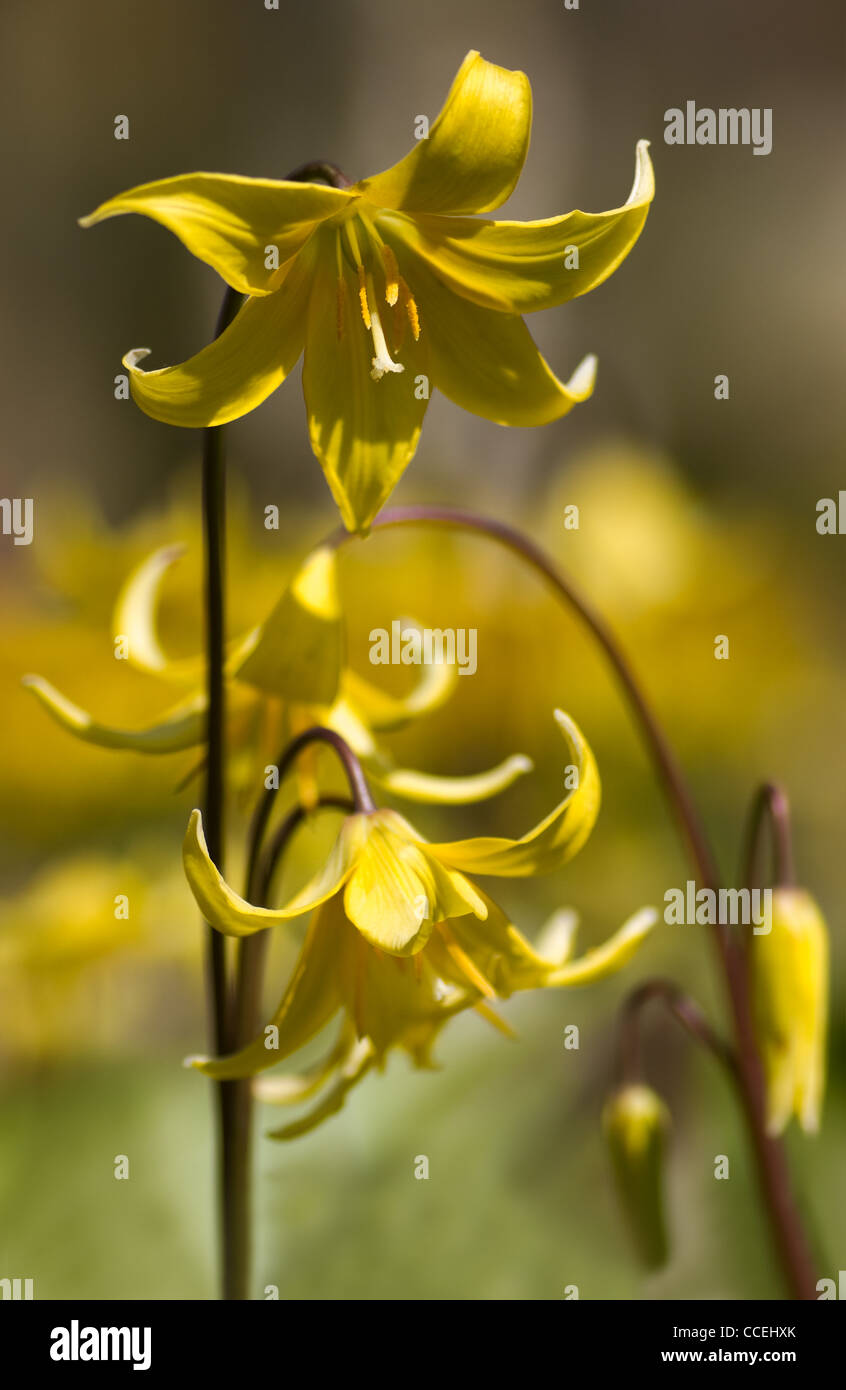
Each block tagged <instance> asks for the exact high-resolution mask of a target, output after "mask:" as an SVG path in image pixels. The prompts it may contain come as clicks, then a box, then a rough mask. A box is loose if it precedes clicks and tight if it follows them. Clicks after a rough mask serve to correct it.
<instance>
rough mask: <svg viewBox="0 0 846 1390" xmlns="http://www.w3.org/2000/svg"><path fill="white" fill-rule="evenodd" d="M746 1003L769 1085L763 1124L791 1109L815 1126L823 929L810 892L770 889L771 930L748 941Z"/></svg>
mask: <svg viewBox="0 0 846 1390" xmlns="http://www.w3.org/2000/svg"><path fill="white" fill-rule="evenodd" d="M750 953H751V954H750V966H751V987H752V1005H753V1010H754V1017H755V1028H756V1033H757V1037H758V1045H759V1047H760V1049H761V1056H762V1059H763V1063H764V1072H765V1076H766V1085H767V1127H768V1129H769V1132H770V1133H771V1134H781V1133H782V1131H783V1130H784V1129H785V1128H786V1126H787V1124H788V1122H789V1121H790V1117H791V1115H795V1116H796V1118H797V1119H798V1121H799V1124H800V1125H801V1127H802V1129H804V1130H805V1131H806V1133H815V1132H816V1131H817V1129H819V1122H820V1111H821V1110H822V1101H823V1092H824V1090H825V1044H826V1029H827V1020H828V931H827V929H826V925H825V921H824V919H823V916H822V913H821V912H820V910H819V907H818V906H817V904H816V902H815V901H814V899H813V898H812V897H811V895H810V893H806V892H805V891H804V890H803V889H799V888H784V887H781V888H774V889H773V897H772V929H771V930H770V931H769V932H767V933H763V932H762V933H760V934H759V935H756V936H753V938H752V944H751V947H750Z"/></svg>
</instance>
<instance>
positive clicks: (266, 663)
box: [232, 546, 343, 705]
mask: <svg viewBox="0 0 846 1390" xmlns="http://www.w3.org/2000/svg"><path fill="white" fill-rule="evenodd" d="M336 569H337V563H336V559H335V552H334V550H332V549H331V548H330V547H329V546H321V547H319V549H317V550H314V551H312V553H311V555H309V556H308V558H307V559H306V560H305V562H304V563H303V565H302V566H301V567H300V569H299V570H298V571H297V573H296V574H295V575H294V578H293V579H292V581H291V583H290V584H289V585H288V587H287V588H286V590H285V592H284V593H283V595H282V597H281V599H280V600H279V602H278V603H277V605H276V607H275V608H274V609H273V611H272V613H271V614H270V616H269V617H268V618H267V620H266V621H265V622H264V623H263V624H262V626H261V628H260V629H259V632H258V635H257V638H256V642H255V645H254V646H253V647H252V649H251V650H250V651H249V652H248V653H247V655H246V657H245V659H244V660H242V661H241V663H240V665H239V666H237V667H236V668H235V669H234V670H233V671H232V674H233V676H236V677H237V678H238V680H241V681H245V682H246V683H247V684H248V685H253V686H255V687H256V688H257V689H259V690H262V691H264V693H265V694H268V695H274V696H277V697H279V698H281V699H285V700H292V701H296V702H297V703H298V704H317V705H323V704H330V703H331V702H332V701H333V700H334V698H335V695H336V692H337V689H338V683H339V680H340V675H341V658H342V646H343V636H342V631H341V610H340V605H339V602H338V589H337V576H336Z"/></svg>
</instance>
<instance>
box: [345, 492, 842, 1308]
mask: <svg viewBox="0 0 846 1390" xmlns="http://www.w3.org/2000/svg"><path fill="white" fill-rule="evenodd" d="M421 523H422V524H426V525H433V524H434V525H440V526H446V527H452V528H454V529H458V530H463V531H468V532H471V533H474V534H477V535H484V536H487V537H489V538H490V539H492V540H495V541H497V542H499V544H500V545H503V546H505V548H506V549H508V550H511V551H513V552H514V553H515V554H516V555H519V556H520V557H521V558H522V559H523V560H526V561H528V563H529V564H530V565H531V566H532V567H533V568H534V569H535V570H536V571H537V572H538V573H539V574H540V575H541V576H542V577H543V578H544V579H545V580H546V582H547V583H548V584H549V585H550V586H551V588H552V589H553V590H554V591H555V592H556V593H557V594H558V595H559V597H560V598H563V599H564V601H565V602H566V603H567V604H568V605H569V607H570V608H572V609H573V610H574V612H575V613H576V614H577V615H578V616H579V617H580V618H581V619H582V621H583V622H584V623H585V625H586V626H587V628H588V629H589V631H590V632H591V633H592V634H593V636H594V638H595V639H596V641H597V642H598V643H599V645H600V647H601V648H602V650H603V651H604V653H605V655H606V657H607V658H608V660H609V662H610V664H611V666H612V668H613V670H614V672H615V674H616V676H617V678H618V680H619V682H620V684H621V686H622V688H623V690H624V692H625V694H626V696H627V699H628V701H629V704H630V705H631V707H632V709H633V710H634V713H635V716H636V719H637V721H638V724H639V726H640V730H641V733H642V734H643V737H644V739H645V742H646V744H647V746H648V748H649V749H650V751H651V753H652V756H653V758H654V760H655V763H656V766H657V768H658V772H659V775H660V778H661V782H662V785H663V787H664V791H665V793H666V796H667V799H668V802H669V804H670V808H671V811H672V813H673V815H674V817H675V819H676V821H677V823H678V826H679V829H680V831H681V834H682V837H683V839H684V842H685V844H686V845H687V848H688V850H689V852H690V855H691V858H692V860H693V863H694V865H695V866H696V870H697V874H698V876H699V878H700V880H701V884H702V886H703V887H706V888H711V889H713V890H714V891H717V890H718V888H719V883H720V876H719V873H718V870H717V865H716V860H715V858H714V855H713V853H712V850H711V846H710V844H709V841H708V836H707V834H706V832H705V828H704V826H703V823H702V821H701V819H700V816H699V812H698V810H697V808H696V804H695V802H694V800H693V797H692V796H691V794H690V791H689V790H688V787H687V783H686V780H685V777H684V773H683V772H682V769H681V767H680V765H679V763H678V762H677V761H676V758H675V755H674V753H673V751H672V749H671V748H670V745H669V743H668V742H667V739H666V737H665V736H664V733H663V730H662V729H661V726H660V725H659V723H658V721H657V719H656V717H655V715H654V714H653V712H652V710H651V708H650V706H649V704H648V702H647V700H646V698H645V696H644V694H643V692H642V691H641V688H640V685H639V683H638V681H637V678H636V677H635V675H634V671H633V670H632V667H631V666H630V665H629V662H628V660H627V659H626V657H625V656H624V654H623V652H622V650H621V648H620V645H619V643H618V642H617V639H616V637H615V636H614V634H613V633H612V631H611V629H610V628H609V627H608V625H607V624H606V623H605V621H604V620H603V619H602V618H601V617H600V615H599V614H598V613H596V612H595V611H594V609H593V608H592V606H591V605H590V604H589V603H588V602H587V601H586V600H585V599H584V598H583V597H582V596H581V594H579V593H578V592H577V590H576V589H575V588H574V587H573V585H572V583H571V582H570V580H569V579H567V578H565V576H564V575H563V574H562V573H561V571H560V570H559V569H558V567H557V566H556V565H555V564H554V563H553V561H552V560H551V559H550V558H549V557H548V556H547V555H546V554H545V553H544V552H543V551H542V550H541V549H540V548H539V547H538V546H536V545H535V544H534V542H533V541H531V540H530V539H529V538H528V537H526V536H524V535H522V533H521V532H519V531H517V530H516V529H515V528H514V527H512V526H508V525H506V524H505V523H504V522H501V521H495V520H491V519H490V518H488V517H482V516H477V515H476V514H475V513H471V512H464V511H461V510H459V509H456V508H452V507H427V506H420V507H393V508H389V509H388V510H386V511H383V512H381V513H380V515H379V516H378V517H377V518H376V520H375V521H374V523H373V528H372V529H373V530H374V531H375V530H378V529H382V528H385V527H388V526H404V525H419V524H421ZM332 539H333V543H334V544H335V545H341V544H343V543H345V542H346V541H347V540H348V539H351V538H350V537H349V536H348V535H347V533H346V532H342V531H338V532H336V533H335V535H334V536H333V538H332ZM713 937H714V942H715V946H716V950H717V953H718V958H719V961H720V965H721V968H722V971H723V976H724V979H725V983H726V990H727V994H728V999H729V1005H730V1008H731V1015H732V1023H733V1028H734V1034H735V1040H736V1056H737V1071H736V1080H737V1091H738V1096H739V1099H740V1102H741V1106H742V1109H743V1113H744V1116H745V1119H746V1124H747V1129H748V1132H749V1136H750V1141H751V1144H752V1150H753V1153H754V1155H755V1161H756V1166H757V1170H758V1180H759V1184H760V1189H761V1195H762V1198H763V1202H764V1207H765V1210H766V1213H767V1216H768V1219H769V1224H770V1229H771V1231H772V1235H773V1241H774V1244H775V1247H776V1250H777V1252H778V1255H779V1259H780V1262H781V1265H782V1269H783V1272H784V1275H785V1280H786V1282H787V1285H788V1288H789V1289H790V1292H791V1295H792V1297H794V1298H797V1299H816V1297H817V1290H816V1275H815V1266H814V1258H813V1255H812V1253H811V1249H810V1246H809V1244H808V1240H807V1237H806V1235H805V1231H804V1227H803V1224H802V1219H801V1217H800V1214H799V1211H798V1209H797V1207H796V1203H795V1200H794V1197H793V1192H792V1186H791V1182H790V1173H789V1169H788V1166H787V1158H786V1155H785V1151H784V1146H783V1144H782V1143H781V1142H780V1140H778V1139H776V1138H774V1137H773V1136H771V1135H769V1134H768V1133H767V1129H766V1107H765V1093H764V1076H763V1069H762V1067H761V1061H760V1056H759V1053H758V1045H757V1040H756V1037H755V1030H754V1025H753V1021H752V1013H751V1009H750V1002H749V988H748V979H747V965H746V959H745V955H744V952H743V951H742V950H741V949H740V946H739V943H738V942H737V940H736V939H735V938H734V937H733V936H731V935H730V934H729V932H728V929H727V927H726V924H725V923H723V922H720V923H719V924H718V925H717V926H715V927H714V928H713Z"/></svg>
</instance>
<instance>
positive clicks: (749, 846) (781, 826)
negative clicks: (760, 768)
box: [740, 782, 796, 888]
mask: <svg viewBox="0 0 846 1390" xmlns="http://www.w3.org/2000/svg"><path fill="white" fill-rule="evenodd" d="M767 825H769V829H770V833H771V836H772V848H773V873H772V878H773V882H774V883H775V884H777V885H778V887H779V888H792V887H793V886H794V885H795V883H796V873H795V870H794V867H793V838H792V836H791V833H790V803H789V801H788V799H787V792H786V791H785V790H784V788H783V787H780V786H778V785H777V783H775V782H765V783H764V785H763V786H762V787H759V788H758V791H757V792H756V794H755V799H754V801H753V802H752V807H751V810H750V812H749V820H748V823H747V827H746V842H745V845H744V853H743V860H742V864H741V870H740V881H741V883H742V884H743V885H744V886H745V887H746V888H757V887H758V886H759V879H760V861H761V851H762V849H763V840H764V832H765V830H766V828H767Z"/></svg>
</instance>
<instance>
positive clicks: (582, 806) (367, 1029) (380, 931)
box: [183, 713, 656, 1138]
mask: <svg viewBox="0 0 846 1390" xmlns="http://www.w3.org/2000/svg"><path fill="white" fill-rule="evenodd" d="M557 717H558V721H559V724H560V727H561V730H562V732H563V734H564V736H565V738H566V740H567V743H568V745H569V752H570V755H571V757H572V758H573V760H574V765H575V766H577V767H578V769H579V785H578V789H574V790H573V791H572V792H571V793H570V794H568V796H567V797H566V798H565V800H564V801H563V802H561V804H560V805H559V806H557V807H556V808H555V810H554V811H552V812H551V813H550V815H548V816H547V817H546V818H545V819H544V820H543V821H542V822H541V823H540V824H539V825H538V826H536V827H535V828H534V829H533V830H532V831H530V832H529V833H528V834H527V835H524V836H523V837H522V838H521V839H519V840H508V839H501V838H493V837H485V838H477V839H469V840H460V841H456V842H451V843H445V844H430V843H429V842H427V841H426V840H424V839H423V837H422V836H421V835H420V834H419V833H418V832H417V831H416V830H415V829H414V827H413V826H411V825H410V824H409V823H408V821H406V820H404V819H403V817H401V816H399V815H397V813H396V812H394V811H386V810H377V811H374V812H369V813H358V814H356V815H352V816H349V817H348V818H347V819H346V820H345V821H344V824H343V826H342V829H341V832H340V834H339V836H338V839H337V841H336V844H335V847H334V850H333V852H332V854H331V855H330V857H329V859H328V861H327V863H326V865H325V866H324V868H323V870H322V871H321V872H320V873H319V874H318V875H317V876H316V878H314V879H313V880H312V881H311V883H309V884H308V885H307V887H305V888H304V889H302V890H301V891H300V892H299V893H297V895H296V896H295V897H294V899H293V900H292V901H290V902H289V903H288V904H286V906H285V907H282V908H261V907H255V906H253V905H252V904H251V903H248V902H246V901H245V900H244V899H243V898H241V897H239V896H238V895H237V894H236V893H235V892H233V890H232V889H231V888H230V887H229V885H228V884H227V883H226V882H225V881H224V879H223V878H222V877H221V875H220V874H219V873H218V871H217V869H216V868H215V866H214V864H212V862H211V860H210V859H209V856H208V852H207V850H206V845H205V840H204V837H203V830H202V823H201V819H200V813H199V811H195V812H194V813H193V814H192V817H191V821H190V823H189V826H188V831H187V833H186V837H185V845H184V853H183V857H184V863H185V871H186V876H187V878H188V882H189V885H190V887H191V890H192V892H193V894H194V897H195V899H196V901H197V903H198V905H199V907H200V910H201V911H202V913H203V915H204V917H205V918H206V920H207V921H209V922H210V923H211V924H212V925H213V926H215V927H216V928H217V929H218V930H219V931H222V932H224V933H226V934H227V935H232V936H246V935H250V934H252V933H253V932H256V931H260V930H262V929H263V928H265V927H268V926H272V925H274V924H276V923H281V922H287V921H289V920H290V919H291V918H293V917H296V916H299V915H300V914H302V913H304V912H306V911H308V910H310V909H315V911H314V913H313V916H312V919H311V923H310V926H309V929H308V933H307V935H306V938H305V942H304V944H303V947H302V951H301V953H300V956H299V960H298V962H297V964H296V965H295V967H294V971H293V974H292V977H291V981H290V983H289V985H288V988H287V989H286V991H285V993H284V995H283V998H282V1001H281V1003H280V1005H279V1007H278V1009H277V1010H276V1012H275V1013H274V1015H273V1017H272V1018H271V1019H270V1021H269V1023H268V1025H267V1027H266V1028H265V1029H264V1030H263V1031H262V1033H261V1034H260V1035H259V1036H258V1037H257V1038H255V1039H254V1040H253V1041H252V1042H251V1043H249V1044H248V1045H247V1046H246V1047H244V1048H243V1049H241V1050H240V1051H239V1052H236V1053H234V1054H232V1055H231V1056H229V1057H223V1058H192V1059H191V1063H192V1065H194V1066H195V1067H197V1068H198V1069H199V1070H200V1071H203V1072H205V1073H206V1074H207V1075H209V1076H213V1077H217V1078H233V1077H244V1076H253V1075H255V1074H257V1073H258V1072H261V1071H264V1070H266V1069H267V1068H269V1067H272V1066H274V1065H276V1063H278V1062H280V1061H282V1060H284V1059H285V1058H286V1057H288V1056H290V1055H291V1054H292V1053H294V1052H296V1051H298V1050H299V1049H300V1048H301V1047H302V1046H303V1045H304V1044H305V1043H307V1042H308V1041H309V1040H310V1039H311V1038H313V1037H315V1036H316V1035H317V1034H318V1033H319V1032H320V1031H321V1030H322V1029H323V1027H324V1026H325V1025H326V1024H327V1023H329V1021H330V1020H331V1019H332V1018H333V1017H335V1016H336V1015H337V1014H340V1015H341V1020H342V1022H341V1029H340V1033H339V1036H338V1039H337V1042H336V1044H335V1046H334V1047H332V1048H331V1050H330V1051H329V1053H328V1055H327V1056H326V1057H325V1058H324V1059H323V1061H322V1062H320V1063H319V1064H318V1066H317V1067H315V1068H312V1069H311V1070H310V1071H308V1072H306V1073H302V1074H299V1073H298V1074H295V1075H293V1076H291V1075H286V1076H283V1077H281V1078H279V1079H274V1080H272V1081H269V1082H267V1083H264V1084H263V1086H262V1088H261V1089H260V1091H259V1093H260V1094H261V1095H262V1096H263V1098H264V1099H269V1100H274V1101H277V1102H280V1103H283V1102H284V1103H287V1102H292V1101H298V1100H302V1099H306V1098H307V1097H308V1096H310V1095H312V1094H314V1093H315V1092H316V1091H318V1090H319V1089H321V1088H322V1087H323V1086H324V1085H325V1084H326V1083H328V1082H330V1080H331V1081H332V1084H331V1085H330V1086H329V1089H328V1091H327V1093H326V1094H325V1096H324V1097H323V1099H322V1100H321V1101H320V1103H319V1104H318V1106H317V1108H316V1109H315V1110H313V1111H312V1112H311V1113H310V1114H308V1115H307V1116H306V1117H305V1118H304V1119H302V1120H299V1121H297V1122H295V1123H294V1124H293V1125H291V1126H288V1127H287V1128H285V1129H283V1130H280V1131H278V1132H277V1133H276V1134H275V1136H274V1137H277V1138H291V1137H293V1136H294V1135H295V1134H300V1133H303V1132H304V1130H306V1129H310V1128H312V1127H313V1126H314V1125H315V1124H317V1123H319V1121H320V1120H322V1119H324V1118H325V1117H326V1116H327V1115H329V1114H332V1113H333V1112H334V1111H335V1110H337V1109H339V1107H340V1105H341V1104H342V1103H343V1100H344V1097H345V1095H346V1093H347V1091H348V1090H349V1089H350V1087H351V1086H353V1085H354V1084H355V1083H356V1081H358V1080H359V1079H360V1078H361V1077H362V1076H363V1075H364V1074H365V1073H366V1072H367V1071H368V1070H369V1069H370V1067H371V1066H373V1065H374V1064H377V1065H381V1064H382V1062H383V1061H384V1058H385V1054H386V1052H387V1051H388V1050H389V1049H390V1048H391V1047H394V1046H398V1047H401V1048H403V1049H405V1050H406V1051H407V1052H409V1053H410V1055H411V1056H412V1058H413V1060H414V1061H415V1062H416V1064H417V1065H418V1066H427V1065H429V1064H430V1063H429V1054H430V1049H431V1045H432V1042H433V1040H434V1038H435V1035H436V1033H437V1031H438V1030H439V1028H440V1027H441V1026H442V1025H443V1023H445V1022H446V1020H447V1019H448V1018H450V1017H452V1015H453V1014H455V1013H458V1012H460V1011H461V1010H463V1009H466V1008H475V1009H477V1010H478V1011H479V1012H480V1013H482V1014H483V1015H484V1016H485V1017H486V1018H488V1019H489V1020H490V1021H491V1022H493V1023H495V1024H496V1025H497V1026H499V1027H501V1028H505V1025H504V1024H503V1023H502V1021H501V1020H500V1019H499V1018H498V1017H497V1016H496V1015H495V1014H493V1013H492V1012H491V1010H490V1001H492V1000H496V999H505V998H507V997H508V996H509V995H510V994H512V993H513V992H514V991H515V990H518V989H533V988H539V987H542V986H557V985H578V984H584V983H587V982H589V981H592V980H595V979H599V978H601V977H602V976H603V975H605V974H608V973H610V972H611V971H613V970H616V969H618V968H619V967H620V966H621V965H622V964H624V962H625V961H626V960H627V959H628V958H629V957H630V956H631V955H632V954H633V952H634V951H635V950H636V949H637V947H638V945H639V944H640V942H641V940H642V939H643V937H644V936H645V935H646V933H647V932H648V931H649V930H650V929H651V927H652V926H653V924H654V922H655V919H656V914H655V913H654V912H653V911H651V910H645V911H643V912H640V913H638V914H637V915H636V916H635V917H633V918H632V919H631V920H630V921H629V922H627V923H626V924H625V926H624V927H622V928H621V929H620V930H619V931H618V932H616V933H615V934H614V935H613V936H612V937H611V938H610V940H608V941H607V942H605V944H604V945H603V946H601V947H599V948H597V949H596V950H594V951H589V952H588V953H587V954H586V955H585V956H584V957H583V958H581V959H580V960H576V961H571V960H570V954H571V950H572V944H573V943H572V938H573V932H572V923H571V922H570V921H569V919H568V918H567V917H566V915H564V916H563V917H559V918H558V920H554V921H553V923H552V924H551V928H550V931H549V932H548V933H547V940H546V941H545V942H543V943H539V947H538V949H535V948H533V947H532V946H531V945H530V944H529V942H528V941H527V940H526V939H525V938H524V937H523V936H522V935H521V934H520V932H519V931H518V930H517V929H516V927H514V926H513V925H512V924H511V923H510V922H509V921H508V919H507V917H506V916H505V915H504V913H503V912H501V910H500V909H499V908H498V907H497V906H496V904H495V903H494V902H492V901H491V899H490V898H488V897H487V896H486V895H485V894H484V893H482V892H481V891H480V890H479V889H478V888H477V887H476V886H475V884H474V883H473V882H472V881H471V880H470V878H469V877H468V876H467V875H468V874H469V873H481V874H492V875H499V876H503V877H512V876H526V875H529V874H534V873H543V872H548V871H549V870H551V869H554V868H557V867H558V866H559V865H560V864H563V863H564V862H565V861H566V860H567V859H569V858H571V857H572V855H574V854H575V853H576V852H577V851H578V850H579V849H580V848H581V846H582V844H583V843H584V841H585V840H586V839H587V837H588V835H589V834H590V831H591V829H592V827H593V824H594V821H595V819H596V815H597V811H598V807H599V778H598V773H597V770H596V765H595V763H594V760H593V756H592V754H591V752H590V749H589V747H588V745H587V743H586V742H585V740H584V739H583V737H582V735H581V733H580V732H579V730H578V728H577V727H576V726H575V724H573V723H572V721H571V720H569V719H568V718H567V717H566V716H565V715H562V714H560V713H559V714H558V716H557ZM506 1031H507V1030H506Z"/></svg>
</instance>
